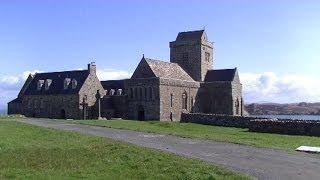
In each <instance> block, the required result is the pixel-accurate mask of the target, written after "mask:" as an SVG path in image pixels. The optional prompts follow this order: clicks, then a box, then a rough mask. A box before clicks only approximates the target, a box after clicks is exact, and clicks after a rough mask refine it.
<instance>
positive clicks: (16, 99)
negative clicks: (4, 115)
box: [9, 97, 22, 103]
mask: <svg viewBox="0 0 320 180" xmlns="http://www.w3.org/2000/svg"><path fill="white" fill-rule="evenodd" d="M9 103H22V99H21V98H20V97H18V98H15V99H14V100H12V101H10V102H9Z"/></svg>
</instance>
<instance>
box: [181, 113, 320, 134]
mask: <svg viewBox="0 0 320 180" xmlns="http://www.w3.org/2000/svg"><path fill="white" fill-rule="evenodd" d="M181 122H186V123H196V124H204V125H214V126H225V127H237V128H249V130H250V131H252V132H263V133H278V134H290V135H308V136H320V121H313V120H311V121H306V120H289V119H275V120H273V119H266V118H257V117H244V116H230V115H219V114H203V113H182V114H181Z"/></svg>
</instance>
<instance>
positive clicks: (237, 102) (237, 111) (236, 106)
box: [235, 99, 240, 115]
mask: <svg viewBox="0 0 320 180" xmlns="http://www.w3.org/2000/svg"><path fill="white" fill-rule="evenodd" d="M239 106H240V103H239V99H237V100H236V103H235V108H236V115H238V114H239V109H240V108H239Z"/></svg>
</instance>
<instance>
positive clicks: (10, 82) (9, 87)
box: [0, 70, 41, 109]
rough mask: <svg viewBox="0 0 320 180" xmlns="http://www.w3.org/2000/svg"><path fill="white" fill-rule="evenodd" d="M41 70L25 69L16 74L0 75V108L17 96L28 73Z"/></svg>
mask: <svg viewBox="0 0 320 180" xmlns="http://www.w3.org/2000/svg"><path fill="white" fill-rule="evenodd" d="M36 72H41V71H40V70H33V71H25V72H22V73H20V74H16V75H2V76H0V108H1V109H3V108H5V107H6V104H7V103H8V102H9V101H11V100H12V99H14V98H15V97H17V95H18V93H19V91H20V89H21V87H22V85H23V83H24V81H25V80H26V79H27V77H28V76H29V74H34V73H36Z"/></svg>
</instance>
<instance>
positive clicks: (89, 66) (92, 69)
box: [88, 62, 96, 74]
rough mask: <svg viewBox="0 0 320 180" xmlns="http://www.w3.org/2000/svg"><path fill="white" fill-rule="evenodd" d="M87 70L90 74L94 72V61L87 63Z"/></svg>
mask: <svg viewBox="0 0 320 180" xmlns="http://www.w3.org/2000/svg"><path fill="white" fill-rule="evenodd" d="M88 71H89V73H90V74H96V64H95V62H91V63H90V64H88Z"/></svg>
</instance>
